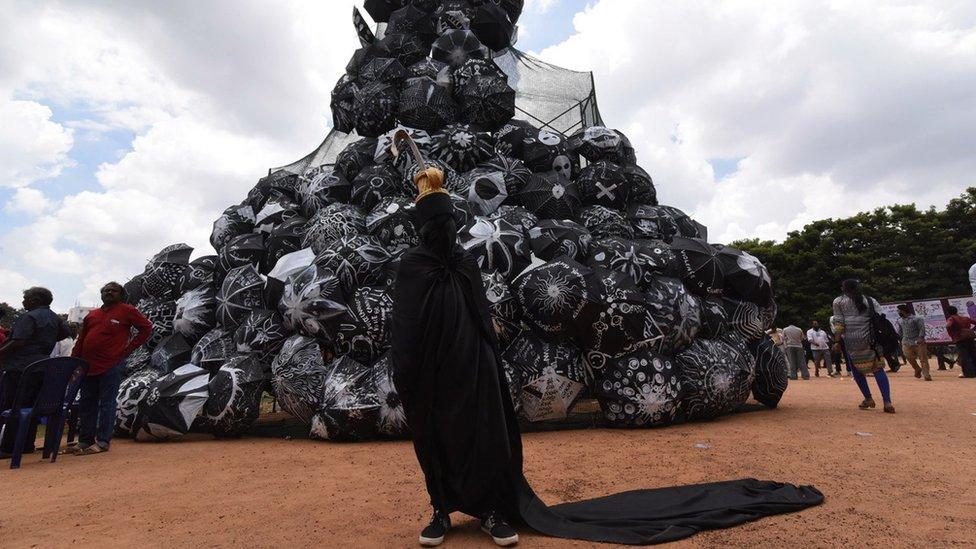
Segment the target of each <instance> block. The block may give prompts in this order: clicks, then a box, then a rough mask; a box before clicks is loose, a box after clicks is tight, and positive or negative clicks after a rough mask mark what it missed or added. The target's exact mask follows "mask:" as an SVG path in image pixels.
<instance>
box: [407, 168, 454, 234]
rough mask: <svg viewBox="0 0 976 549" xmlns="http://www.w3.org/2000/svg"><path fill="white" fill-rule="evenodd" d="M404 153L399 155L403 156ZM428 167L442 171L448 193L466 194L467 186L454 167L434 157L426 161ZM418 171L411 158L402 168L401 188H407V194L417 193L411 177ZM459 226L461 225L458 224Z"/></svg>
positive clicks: (413, 194)
mask: <svg viewBox="0 0 976 549" xmlns="http://www.w3.org/2000/svg"><path fill="white" fill-rule="evenodd" d="M404 156H406V155H401V158H403V157H404ZM426 164H427V167H428V168H437V169H439V170H440V171H442V172H444V188H445V189H447V191H448V192H450V193H455V194H457V193H465V194H467V192H468V188H467V186H466V184H465V181H464V177H463V176H462V175H461V174H459V173H457V172H456V171H454V168H452V167H450V166H448V165H447V163H446V162H442V161H440V160H436V159H429V160H427V161H426ZM419 171H420V167H419V166H418V165H417V163H416V162H414V161H413V160H412V159H411V160H410V161H409V162H408V163H407V167H406V168H405V169H404V170H403V188H404V189H405V190H409V192H407V193H406V194H407V196H411V197H412V196H415V195H416V193H417V186H416V184H414V182H413V178H414V177H415V176H416V175H417V173H418V172H419ZM458 226H459V227H460V226H461V225H458Z"/></svg>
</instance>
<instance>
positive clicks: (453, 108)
mask: <svg viewBox="0 0 976 549" xmlns="http://www.w3.org/2000/svg"><path fill="white" fill-rule="evenodd" d="M459 110H460V107H459V106H458V104H457V102H456V101H454V98H453V97H452V96H451V92H450V91H448V90H447V89H445V88H444V87H442V86H440V85H438V84H437V83H436V82H434V81H433V80H430V79H427V78H418V79H416V80H413V81H412V82H409V83H408V84H407V86H406V87H405V88H403V91H402V92H401V93H400V102H399V110H398V111H397V120H399V121H400V123H401V124H404V125H406V126H410V127H413V128H420V129H422V130H427V131H430V132H433V131H437V130H440V129H441V128H443V127H444V126H447V125H448V124H453V123H455V122H457V120H458V116H459Z"/></svg>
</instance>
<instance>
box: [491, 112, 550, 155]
mask: <svg viewBox="0 0 976 549" xmlns="http://www.w3.org/2000/svg"><path fill="white" fill-rule="evenodd" d="M538 135H539V128H536V127H535V126H533V125H532V124H531V123H529V122H526V121H525V120H509V121H508V122H506V123H505V124H503V125H502V126H501V127H500V128H498V131H496V132H495V148H496V149H498V153H499V154H500V155H502V156H507V157H510V158H518V159H520V160H521V159H523V158H524V156H525V144H526V142H529V141H535V140H536V138H537V137H538Z"/></svg>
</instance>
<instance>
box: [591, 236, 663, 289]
mask: <svg viewBox="0 0 976 549" xmlns="http://www.w3.org/2000/svg"><path fill="white" fill-rule="evenodd" d="M585 261H586V264H587V265H589V266H591V267H602V268H604V269H611V270H614V271H619V272H621V273H624V274H626V275H627V276H629V277H630V278H631V280H633V281H634V282H635V283H637V285H638V286H641V287H644V286H646V285H647V284H650V283H651V281H652V280H653V279H654V277H656V276H657V275H660V274H665V273H667V272H668V269H669V268H670V266H671V265H672V263H673V261H674V255H673V254H672V253H671V248H670V247H669V246H668V245H667V244H665V243H664V242H661V241H660V240H629V239H625V238H620V237H610V238H602V239H600V240H597V241H595V242H593V244H592V245H591V246H590V251H589V255H588V256H587V257H586V259H585Z"/></svg>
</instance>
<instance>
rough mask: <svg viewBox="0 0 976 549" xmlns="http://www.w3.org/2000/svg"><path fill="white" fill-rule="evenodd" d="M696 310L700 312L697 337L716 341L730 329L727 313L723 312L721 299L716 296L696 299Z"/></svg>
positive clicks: (723, 307)
mask: <svg viewBox="0 0 976 549" xmlns="http://www.w3.org/2000/svg"><path fill="white" fill-rule="evenodd" d="M695 301H697V302H698V310H699V311H701V330H700V332H699V335H700V336H701V337H704V338H708V339H717V338H718V337H719V336H721V335H722V334H724V333H725V332H727V331H728V330H730V329H731V328H732V324H731V323H730V321H729V313H728V312H727V311H726V310H725V306H724V304H723V301H722V298H721V297H718V296H708V297H698V296H695Z"/></svg>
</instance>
